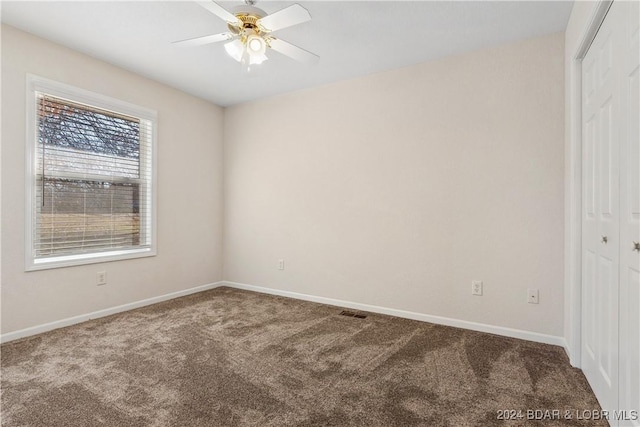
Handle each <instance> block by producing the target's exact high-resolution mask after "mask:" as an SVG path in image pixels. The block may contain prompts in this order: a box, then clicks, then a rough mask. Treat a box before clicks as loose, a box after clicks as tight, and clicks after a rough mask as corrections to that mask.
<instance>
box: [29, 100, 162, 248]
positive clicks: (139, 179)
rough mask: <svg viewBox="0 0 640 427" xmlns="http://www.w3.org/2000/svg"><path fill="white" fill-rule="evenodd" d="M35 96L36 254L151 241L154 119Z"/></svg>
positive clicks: (123, 245) (118, 246) (141, 243)
mask: <svg viewBox="0 0 640 427" xmlns="http://www.w3.org/2000/svg"><path fill="white" fill-rule="evenodd" d="M36 95H37V105H38V111H37V135H38V137H37V147H36V148H37V164H36V180H35V183H36V189H35V190H36V191H35V207H36V209H35V210H34V214H35V218H34V224H35V231H36V233H35V239H34V253H35V256H36V258H45V257H52V256H62V255H74V254H87V253H96V252H106V251H113V250H124V249H133V248H141V247H142V248H143V247H149V246H150V245H151V241H150V238H151V176H152V171H151V164H152V163H151V155H152V153H151V148H152V125H151V122H150V121H148V120H143V119H140V118H136V117H131V116H127V115H124V114H120V113H118V112H114V111H107V110H104V109H100V108H96V107H93V106H89V105H85V104H80V103H77V102H73V101H70V100H66V99H61V98H58V97H54V96H51V95H47V94H43V93H36Z"/></svg>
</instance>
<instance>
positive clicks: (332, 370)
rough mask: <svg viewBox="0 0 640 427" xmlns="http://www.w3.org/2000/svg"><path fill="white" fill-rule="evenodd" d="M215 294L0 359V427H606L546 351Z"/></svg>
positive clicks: (17, 347)
mask: <svg viewBox="0 0 640 427" xmlns="http://www.w3.org/2000/svg"><path fill="white" fill-rule="evenodd" d="M340 311H341V309H339V308H336V307H331V306H326V305H322V304H314V303H309V302H303V301H298V300H293V299H288V298H282V297H275V296H269V295H263V294H258V293H253V292H247V291H240V290H235V289H230V288H218V289H213V290H211V291H207V292H202V293H199V294H195V295H191V296H188V297H184V298H180V299H176V300H173V301H168V302H166V303H161V304H156V305H154V306H149V307H145V308H141V309H138V310H134V311H130V312H126V313H122V314H117V315H114V316H111V317H107V318H103V319H98V320H94V321H90V322H86V323H83V324H80V325H76V326H72V327H69V328H64V329H59V330H56V331H52V332H48V333H45V334H41V335H38V336H35V337H31V338H28V339H24V340H21V341H15V342H10V343H8V344H5V345H3V346H2V348H1V350H2V354H1V359H2V426H7V427H9V426H47V427H51V426H101V425H105V426H413V425H420V426H455V427H458V426H492V425H509V426H516V425H579V426H586V425H606V424H605V423H604V422H602V421H599V422H593V421H579V420H576V419H573V420H571V421H564V420H559V421H549V420H545V421H527V420H526V412H523V416H524V417H525V419H519V420H515V421H502V420H498V419H497V415H498V411H499V410H505V409H513V410H521V411H526V410H527V409H533V410H535V409H542V410H553V409H558V410H561V411H562V413H563V414H564V411H565V410H568V411H572V413H575V411H576V410H596V409H599V406H598V403H597V401H596V399H595V398H594V396H593V394H592V392H591V390H590V388H589V385H588V384H587V382H586V380H585V378H584V376H583V375H582V373H581V372H580V371H579V370H577V369H574V368H571V367H570V365H569V362H568V359H567V357H566V355H565V354H564V351H563V350H562V349H561V348H559V347H555V346H550V345H543V344H536V343H531V342H527V341H521V340H516V339H511V338H504V337H499V336H494V335H489V334H483V333H478V332H472V331H467V330H463V329H456V328H450V327H444V326H438V325H433V324H429V323H423V322H417V321H412V320H405V319H399V318H394V317H389V316H383V315H377V314H371V313H367V315H368V317H367V318H366V319H359V318H356V317H347V316H341V315H340V314H339V313H340Z"/></svg>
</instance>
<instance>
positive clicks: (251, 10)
mask: <svg viewBox="0 0 640 427" xmlns="http://www.w3.org/2000/svg"><path fill="white" fill-rule="evenodd" d="M244 2H245V4H244V5H242V6H237V7H235V8H233V9H232V10H231V11H228V10H226V9H225V8H223V7H222V6H220V5H219V4H218V3H216V2H214V1H212V0H198V1H196V3H198V4H199V5H200V6H202V7H203V8H205V9H207V10H208V11H209V12H211V13H213V14H214V15H216V16H218V17H219V18H221V19H223V20H224V21H226V23H227V26H228V27H229V31H228V32H225V33H220V34H212V35H208V36H202V37H195V38H191V39H186V40H180V41H177V42H174V43H175V44H180V45H187V46H199V45H203V44H209V43H217V42H222V41H227V43H225V45H224V48H225V50H226V51H227V53H228V54H229V56H231V57H232V58H233V59H235V60H236V61H238V62H240V63H241V64H243V65H244V66H245V67H246V69H247V70H249V67H250V66H251V65H254V64H255V65H257V64H261V63H262V62H264V61H266V60H267V59H269V58H267V55H266V52H267V49H272V50H275V51H276V52H279V53H281V54H283V55H285V56H288V57H289V58H292V59H295V60H296V61H299V62H302V63H305V64H315V63H317V62H318V60H319V59H320V58H319V57H318V56H317V55H315V54H313V53H311V52H309V51H307V50H304V49H302V48H299V47H298V46H295V45H292V44H291V43H288V42H286V41H284V40H281V39H279V38H276V37H274V36H272V35H271V33H272V32H274V31H277V30H281V29H283V28H287V27H291V26H293V25H297V24H301V23H303V22H307V21H309V20H311V15H310V14H309V11H307V9H305V8H304V7H302V6H300V5H299V4H294V5H291V6H289V7H286V8H284V9H281V10H279V11H277V12H274V13H272V14H270V15H269V14H267V13H266V12H265V11H264V10H262V9H258V8H257V7H255V6H254V5H255V3H256V0H244Z"/></svg>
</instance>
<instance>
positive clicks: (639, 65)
mask: <svg viewBox="0 0 640 427" xmlns="http://www.w3.org/2000/svg"><path fill="white" fill-rule="evenodd" d="M624 7H625V8H627V9H626V11H625V12H624V16H625V22H624V24H622V28H621V29H622V30H623V31H622V33H623V38H622V41H621V48H622V49H623V61H622V64H621V65H622V66H621V74H622V76H621V81H622V87H621V89H622V94H621V106H622V110H621V112H622V116H623V121H624V123H625V125H624V127H623V128H622V129H621V132H622V134H621V143H620V144H621V147H620V148H621V155H620V359H619V360H620V404H619V409H620V410H621V411H622V412H620V414H619V415H620V416H619V418H621V419H620V425H624V426H640V419H638V417H637V415H638V414H637V413H636V414H633V413H631V411H634V410H635V411H640V248H638V249H636V244H640V75H639V73H640V2H637V1H633V2H625V3H624Z"/></svg>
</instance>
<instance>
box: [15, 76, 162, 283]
mask: <svg viewBox="0 0 640 427" xmlns="http://www.w3.org/2000/svg"><path fill="white" fill-rule="evenodd" d="M26 77H27V103H26V104H27V112H26V118H27V120H26V126H27V130H26V167H25V170H26V179H25V198H26V200H25V270H26V271H34V270H44V269H50V268H60V267H71V266H76V265H83V264H94V263H100V262H109V261H118V260H125V259H132V258H141V257H149V256H155V255H156V253H157V252H156V245H157V235H158V233H157V216H156V210H157V209H156V207H157V206H156V205H157V202H156V201H157V197H156V187H157V185H156V183H157V171H156V169H157V168H156V158H157V152H156V151H157V113H156V111H154V110H150V109H148V108H144V107H140V106H137V105H133V104H130V103H128V102H124V101H121V100H118V99H115V98H111V97H108V96H105V95H101V94H98V93H95V92H91V91H88V90H84V89H80V88H77V87H74V86H71V85H68V84H64V83H60V82H56V81H53V80H49V79H46V78H44V77H39V76H35V75H32V74H27V76H26ZM37 92H41V93H45V94H48V95H52V96H55V97H59V98H63V99H68V100H70V101H74V102H77V103H81V104H87V105H90V106H95V107H98V108H101V109H104V110H109V111H114V112H118V113H121V114H125V115H129V116H133V117H138V118H140V119H143V120H149V121H150V122H151V124H152V134H151V138H152V140H151V203H150V205H151V206H150V208H151V214H150V218H149V221H151V226H150V227H149V230H150V233H151V235H150V236H149V237H150V241H151V245H150V246H149V247H146V248H133V249H124V250H114V251H107V252H96V253H87V254H78V255H62V256H56V257H47V258H39V259H38V258H36V254H35V249H34V239H35V223H34V220H35V215H34V214H35V206H34V203H35V185H36V170H35V168H36V165H37V160H36V156H37V152H36V142H37V141H36V138H37V131H36V128H37V125H38V116H37V113H36V108H37V103H36V93H37Z"/></svg>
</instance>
